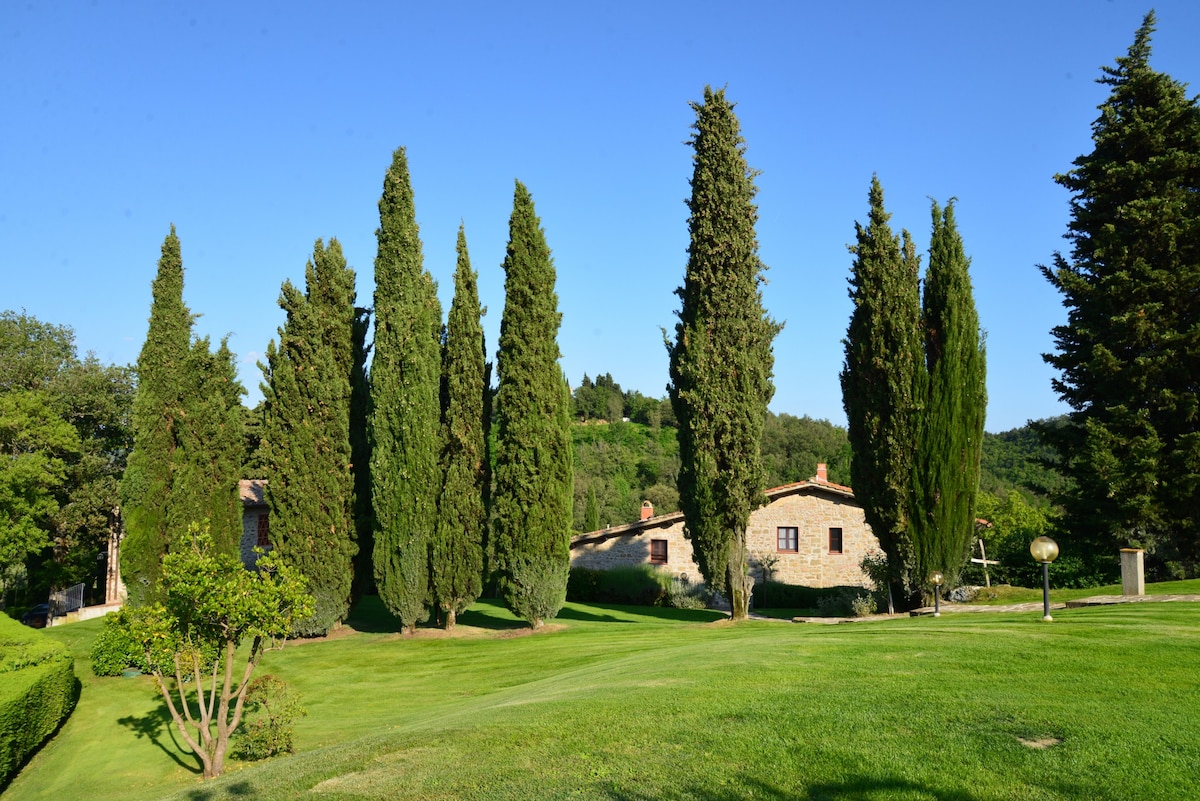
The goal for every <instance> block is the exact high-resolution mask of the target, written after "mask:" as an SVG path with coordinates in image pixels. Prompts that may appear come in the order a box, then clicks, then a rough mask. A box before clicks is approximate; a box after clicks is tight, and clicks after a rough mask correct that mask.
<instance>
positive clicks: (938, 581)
mask: <svg viewBox="0 0 1200 801" xmlns="http://www.w3.org/2000/svg"><path fill="white" fill-rule="evenodd" d="M943 581H945V576H943V575H942V571H940V570H935V571H933V572H932V573H930V574H929V583H930V584H932V585H933V616H934V617H941V616H942V582H943Z"/></svg>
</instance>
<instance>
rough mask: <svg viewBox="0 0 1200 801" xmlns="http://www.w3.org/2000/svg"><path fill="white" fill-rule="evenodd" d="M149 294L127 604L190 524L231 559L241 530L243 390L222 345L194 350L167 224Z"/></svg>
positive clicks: (148, 584)
mask: <svg viewBox="0 0 1200 801" xmlns="http://www.w3.org/2000/svg"><path fill="white" fill-rule="evenodd" d="M152 294H153V301H152V303H151V307H150V327H149V330H148V332H147V335H146V343H145V344H144V345H143V346H142V351H141V353H140V354H139V356H138V392H137V396H136V398H135V400H134V407H133V432H134V433H133V436H134V441H133V450H132V452H131V453H130V455H129V461H128V464H127V467H126V471H125V476H124V478H123V479H122V483H121V496H122V502H123V504H124V507H123V516H124V519H125V529H126V536H125V540H124V542H123V543H122V548H121V571H122V574H123V577H124V579H125V582H126V586H127V587H128V588H129V598H130V601H131V602H132V603H133V604H135V605H139V604H144V603H148V602H150V601H152V600H153V597H152V596H153V592H154V588H155V587H156V586H157V580H158V576H159V572H160V568H159V564H160V562H161V560H162V557H163V556H164V555H165V554H166V553H169V552H170V550H171V545H172V542H173V540H174V538H175V537H176V536H185V535H186V532H187V531H188V528H189V526H190V525H191V524H192V523H204V522H206V521H207V523H208V525H209V526H211V528H212V531H213V532H214V534H213V541H214V544H215V545H216V547H218V548H219V549H220V550H221V551H222V552H224V553H231V554H232V553H236V552H237V548H238V543H239V541H240V539H241V531H242V525H241V507H240V502H239V500H238V492H237V482H238V476H239V473H240V470H241V464H242V456H243V448H244V434H243V420H244V413H243V410H242V407H241V396H242V395H243V394H244V393H245V390H244V389H243V388H242V385H241V384H240V383H239V382H238V380H237V365H236V360H235V358H234V355H233V353H232V352H231V351H230V350H229V347H228V343H227V341H224V340H223V341H222V342H221V345H220V347H219V348H218V349H217V351H216V353H213V352H212V350H211V345H210V343H209V340H208V339H207V338H203V339H198V340H196V341H195V342H192V323H193V315H192V314H191V312H189V311H188V308H187V306H185V305H184V303H183V259H182V256H181V254H180V247H179V238H178V236H176V234H175V227H174V226H171V232H170V233H169V234H168V235H167V238H166V239H165V240H164V241H163V246H162V257H161V258H160V259H159V262H158V272H157V275H156V276H155V279H154V282H153V284H152Z"/></svg>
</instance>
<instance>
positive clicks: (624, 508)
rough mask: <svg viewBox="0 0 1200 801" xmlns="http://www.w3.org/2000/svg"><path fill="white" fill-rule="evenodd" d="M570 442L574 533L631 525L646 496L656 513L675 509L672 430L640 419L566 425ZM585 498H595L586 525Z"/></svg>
mask: <svg viewBox="0 0 1200 801" xmlns="http://www.w3.org/2000/svg"><path fill="white" fill-rule="evenodd" d="M571 440H572V443H573V447H572V451H573V453H574V465H575V467H574V475H575V492H574V501H573V514H572V526H573V528H574V530H575V531H579V532H587V531H595V530H596V529H598V528H602V527H604V526H618V525H621V524H622V523H632V522H634V521H635V520H637V519H638V518H639V516H640V515H641V508H642V502H643V501H647V500H648V501H650V502H651V503H652V504H653V505H654V513H655V514H663V513H666V512H674V511H677V510H678V509H679V493H678V491H677V490H676V488H675V482H676V479H677V477H678V475H679V442H678V439H677V437H676V433H675V429H673V428H666V427H660V428H657V429H656V428H652V427H649V426H644V425H641V424H639V423H608V424H604V423H600V424H595V423H587V424H577V425H573V426H571ZM589 499H594V501H595V507H594V511H595V520H594V522H595V525H589V523H588V503H589Z"/></svg>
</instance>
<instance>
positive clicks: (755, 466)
mask: <svg viewBox="0 0 1200 801" xmlns="http://www.w3.org/2000/svg"><path fill="white" fill-rule="evenodd" d="M692 108H693V109H694V110H695V112H696V123H695V125H694V126H693V130H694V131H695V133H694V135H693V136H692V138H691V140H690V144H691V145H692V147H693V148H694V149H695V154H694V156H693V164H694V171H693V173H692V179H691V186H692V196H691V199H690V200H689V201H688V209H689V211H690V216H689V218H688V231H689V233H690V237H691V239H690V244H689V246H688V263H687V273H686V275H685V277H684V284H683V286H682V287H680V288H679V289H678V290H676V294H678V295H679V297H680V299H681V300H682V308H681V309H680V311H679V322H678V323H677V324H676V325H675V341H674V342H670V341H668V343H667V351H668V354H669V356H670V371H671V383H670V386H669V387H668V390H669V392H670V396H671V403H672V404H673V406H674V409H675V416H676V417H677V418H678V421H679V453H680V458H681V461H682V466H681V470H680V475H679V495H680V506H681V507H682V508H683V512H684V518H685V521H686V522H685V531H686V534H687V536H688V537H690V538H691V540H692V548H693V552H694V554H695V558H696V561H697V564H698V565H699V568H700V572H701V574H702V575H703V576H704V579H705V581H706V582H707V583H708V584H709V585H710V586H711V587H713V588H714V589H716V590H718V591H720V592H723V593H725V594H726V595H727V596H728V598H729V601H730V603H731V605H732V615H733V618H734V619H735V620H736V619H740V618H745V617H747V615H748V613H749V604H750V588H751V585H752V583H753V578H752V577H751V576H750V572H749V567H748V564H747V552H746V525H747V523H748V521H749V518H750V511H751V510H752V509H754V508H756V507H757V506H760V505H761V504H762V503H763V501H764V498H765V496H764V495H763V490H764V489H765V487H764V484H765V480H766V474H765V471H764V469H763V466H762V458H761V455H760V447H761V441H762V432H763V420H764V418H765V417H766V413H767V404H768V403H769V402H770V400H771V396H772V394H774V386H773V384H772V382H771V374H772V369H773V366H774V354H773V351H772V342H773V340H774V338H775V334H776V333H777V332H778V331H779V328H780V326H779V325H778V324H776V323H775V322H774V321H773V320H772V319H771V318H770V317H768V316H767V314H766V312H765V310H764V309H763V305H762V292H761V289H760V283H761V282H762V281H763V271H764V269H765V266H764V265H763V264H762V262H761V261H760V260H759V257H758V239H757V236H756V235H755V232H754V225H755V222H756V220H757V219H758V209H757V206H756V205H755V204H754V195H755V192H756V189H755V186H754V172H753V171H752V170H751V169H750V168H749V167H748V166H747V164H746V159H745V142H744V140H743V139H742V135H741V133H740V131H739V126H738V121H737V117H736V116H735V115H734V112H733V104H732V103H731V102H729V101H728V100H727V99H726V98H725V92H724V90H719V91H715V92H714V91H713V90H712V89H711V88H710V87H705V90H704V102H703V103H693V104H692Z"/></svg>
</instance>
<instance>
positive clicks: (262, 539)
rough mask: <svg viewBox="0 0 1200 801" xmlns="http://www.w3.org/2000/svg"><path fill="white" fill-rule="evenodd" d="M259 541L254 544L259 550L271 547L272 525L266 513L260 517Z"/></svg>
mask: <svg viewBox="0 0 1200 801" xmlns="http://www.w3.org/2000/svg"><path fill="white" fill-rule="evenodd" d="M257 533H258V540H257V542H255V543H254V544H255V545H256V546H257V547H259V548H270V547H271V523H270V519H269V518H268V516H267V513H266V512H263V513H262V514H260V515H259V516H258V532H257Z"/></svg>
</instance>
